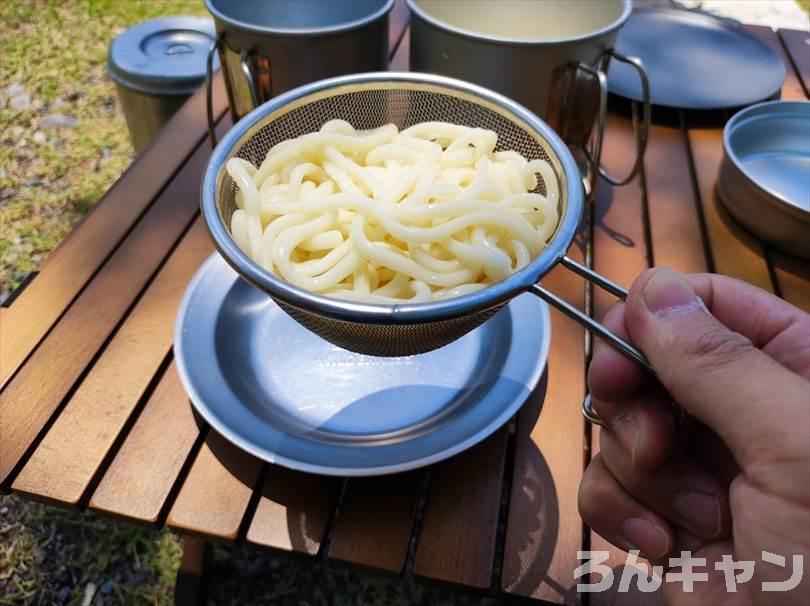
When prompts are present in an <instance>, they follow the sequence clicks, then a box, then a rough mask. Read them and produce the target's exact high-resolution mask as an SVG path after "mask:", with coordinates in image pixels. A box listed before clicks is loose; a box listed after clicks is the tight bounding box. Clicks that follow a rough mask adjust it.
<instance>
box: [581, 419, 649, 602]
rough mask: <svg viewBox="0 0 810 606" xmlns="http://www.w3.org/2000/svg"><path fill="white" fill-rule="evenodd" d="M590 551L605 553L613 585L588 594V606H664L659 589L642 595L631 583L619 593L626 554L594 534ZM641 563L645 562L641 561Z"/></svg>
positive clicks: (595, 438) (595, 434)
mask: <svg viewBox="0 0 810 606" xmlns="http://www.w3.org/2000/svg"><path fill="white" fill-rule="evenodd" d="M599 431H600V430H599V427H596V426H594V427H592V428H591V444H592V456H596V455H597V454H598V453H599ZM590 549H591V551H595V552H600V551H601V552H607V553H608V559H607V560H606V561H605V562H604V564H605V565H606V566H609V567H610V568H611V569H612V570H613V578H614V581H613V585H612V586H611V587H610V588H609V589H607V590H606V591H601V592H594V593H591V594H590V606H664V595H663V592H662V591H661V590H660V589H659V590H658V591H656V592H654V593H642V592H641V591H639V590H638V585H637V584H636V583H631V585H630V589H629V591H625V592H619V590H618V589H619V581H620V580H621V577H622V573H623V571H624V565H625V562H626V559H627V553H626V552H625V551H623V550H622V549H619V548H618V547H615V546H614V545H611V544H610V543H608V542H607V541H606V540H605V539H603V538H602V537H601V536H599V535H598V534H596V533H595V532H591V545H590ZM642 562H646V563H647V564H648V565H649V562H647V560H644V559H642ZM598 581H599V575H598V574H595V575H593V576H592V578H591V579H590V581H586V580H584V579H583V582H591V583H596V582H598Z"/></svg>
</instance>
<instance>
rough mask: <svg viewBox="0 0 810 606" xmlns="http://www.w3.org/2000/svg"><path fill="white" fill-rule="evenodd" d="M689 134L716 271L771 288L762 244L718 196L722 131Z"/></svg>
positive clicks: (690, 130) (697, 131) (700, 131)
mask: <svg viewBox="0 0 810 606" xmlns="http://www.w3.org/2000/svg"><path fill="white" fill-rule="evenodd" d="M687 126H689V122H688V121H687ZM688 134H689V145H690V149H691V154H692V158H693V165H694V170H695V176H696V179H697V184H698V191H699V194H700V203H701V206H702V208H703V216H704V217H705V221H706V231H707V232H708V239H709V247H710V249H711V254H712V259H713V260H714V271H716V272H717V273H721V274H725V275H727V276H732V277H734V278H738V279H740V280H743V281H745V282H749V283H750V284H753V285H755V286H759V287H760V288H763V289H765V290H772V289H773V287H772V284H771V278H770V275H769V273H768V265H767V263H766V261H765V258H764V256H763V255H764V250H763V248H762V244H761V243H760V242H759V241H758V240H756V239H755V238H754V237H753V236H752V235H751V234H750V233H748V232H747V231H745V230H744V229H743V228H742V227H740V226H739V225H737V223H735V222H734V220H733V219H732V218H731V217H730V216H729V214H728V212H726V210H725V208H723V206H722V203H721V202H720V200H719V199H718V197H717V191H716V189H715V183H716V182H717V173H718V171H719V169H720V162H721V160H722V158H723V135H722V130H719V129H699V128H689V129H688Z"/></svg>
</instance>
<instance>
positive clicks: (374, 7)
mask: <svg viewBox="0 0 810 606" xmlns="http://www.w3.org/2000/svg"><path fill="white" fill-rule="evenodd" d="M393 5H394V0H351V1H350V2H348V1H347V2H342V1H336V0H205V6H206V8H207V9H208V11H209V12H210V13H211V15H212V16H213V17H214V23H215V25H216V31H217V38H216V42H215V44H214V45H213V46H212V47H211V50H210V52H209V54H208V70H207V104H208V134H209V136H210V137H211V142H212V144H213V145H216V135H215V134H214V116H213V107H212V99H211V78H212V74H213V63H214V55H215V53H217V52H218V53H219V61H220V65H221V66H222V72H223V75H224V77H225V87H226V89H227V92H228V102H229V105H230V109H231V116H232V117H233V119H234V121H237V120H239V118H241V117H242V116H244V115H245V114H247V113H249V112H251V111H252V110H254V109H256V108H257V107H258V106H259V105H261V104H262V103H264V102H265V101H268V100H269V99H271V98H273V97H275V96H276V95H278V94H280V93H283V92H286V91H288V90H291V89H293V88H296V87H298V86H301V85H303V84H307V83H309V82H314V81H316V80H322V79H324V78H330V77H332V76H341V75H344V74H351V73H355V72H372V71H383V70H386V69H387V68H388V15H389V13H390V12H391V8H392V7H393Z"/></svg>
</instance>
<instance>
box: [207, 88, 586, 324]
mask: <svg viewBox="0 0 810 606" xmlns="http://www.w3.org/2000/svg"><path fill="white" fill-rule="evenodd" d="M391 82H394V83H401V84H403V85H408V84H411V85H414V84H422V85H429V86H431V85H432V86H436V87H438V88H442V89H445V90H444V91H443V92H445V93H447V94H450V93H451V92H453V91H456V92H460V93H464V94H465V95H470V96H473V97H477V98H481V99H483V100H486V101H488V102H489V103H491V104H494V105H496V106H498V107H499V108H501V109H502V110H505V111H506V112H507V113H508V114H511V115H512V117H514V118H518V119H519V120H520V121H522V122H523V123H524V124H525V125H526V126H528V127H530V128H531V129H533V130H534V131H536V133H537V134H539V135H540V136H541V137H542V138H543V139H544V140H545V142H546V143H547V144H548V149H547V151H548V152H550V154H549V155H551V154H553V155H554V156H556V160H557V162H558V163H559V165H560V171H559V172H560V175H559V176H560V180H561V183H560V189H561V190H563V189H564V190H565V200H566V205H565V208H564V209H563V210H562V215H561V217H560V221H559V224H558V227H557V229H556V231H555V233H554V235H553V236H552V239H551V240H550V241H549V243H548V244H547V246H546V248H545V249H543V251H542V252H541V253H540V254H539V255H538V257H537V258H536V259H534V260H533V261H531V262H530V263H529V264H528V265H527V266H526V267H524V268H523V269H521V270H520V271H518V272H515V273H514V274H512V275H511V276H509V277H508V278H506V279H505V280H502V281H500V282H497V283H495V284H492V285H490V286H487V287H486V288H483V289H481V290H479V291H476V292H474V293H470V294H467V295H462V296H459V297H453V298H450V299H446V300H442V301H431V302H427V303H395V304H385V303H360V302H356V301H347V300H343V299H338V298H333V297H327V296H325V295H320V294H317V293H314V292H311V291H308V290H305V289H303V288H300V287H297V286H295V285H293V284H291V283H290V282H287V281H286V280H283V279H282V278H279V277H276V276H274V275H273V274H271V273H270V272H268V271H267V270H266V269H264V268H262V267H261V266H260V265H258V264H257V263H255V262H254V261H253V260H252V259H251V258H250V257H249V256H248V255H247V254H245V253H244V252H243V251H242V250H241V249H240V248H239V246H238V245H237V244H236V242H235V241H234V240H233V238H232V237H231V235H230V233H229V231H228V229H227V227H226V225H225V222H224V221H223V220H222V219H221V217H220V215H219V209H218V208H217V195H218V191H217V190H218V184H219V180H220V175H221V174H223V173H224V171H225V164H226V162H227V161H228V160H229V159H230V158H231V157H233V156H235V155H236V151H237V150H238V149H240V148H241V147H242V145H244V143H245V141H243V139H244V137H245V135H246V134H247V133H249V132H250V131H254V130H255V127H256V125H257V123H259V121H261V120H262V119H263V118H264V117H266V116H267V115H270V114H272V113H274V112H276V111H278V110H280V109H282V108H284V107H285V106H286V105H287V104H289V103H291V102H293V101H297V100H300V99H302V98H304V97H307V96H310V95H313V94H315V93H320V92H322V91H325V90H329V89H337V88H340V87H345V86H356V85H364V84H375V83H376V84H382V83H391ZM436 92H439V91H436ZM505 117H508V116H505ZM200 198H201V210H202V216H203V219H204V221H205V223H206V225H207V227H208V230H209V232H210V233H211V236H212V238H213V240H214V245H215V246H216V248H217V250H218V251H219V253H220V254H221V255H222V256H223V258H224V259H225V261H226V262H227V263H228V264H229V265H230V266H231V267H232V268H233V269H234V270H235V271H236V272H237V273H238V274H239V275H240V276H242V278H244V279H245V280H247V281H248V282H249V283H251V284H252V285H253V286H255V287H257V288H259V289H260V290H263V291H264V292H267V293H268V294H269V295H270V296H272V297H273V298H275V299H278V300H280V301H282V302H284V303H286V304H288V305H291V306H293V307H296V308H299V309H302V310H306V311H309V312H312V313H314V314H317V315H321V316H326V317H329V318H333V319H337V320H343V321H348V322H358V323H370V324H420V323H428V322H436V321H439V320H447V319H451V318H457V317H462V316H466V315H469V314H472V313H478V312H481V311H484V310H486V309H490V308H492V307H495V306H497V305H500V304H502V303H505V302H506V301H508V300H510V299H512V298H513V297H515V296H516V295H517V294H519V293H521V292H523V291H525V290H526V289H528V288H529V287H530V286H532V285H533V284H535V283H536V282H538V281H539V280H540V279H541V278H542V277H543V276H544V275H545V274H546V273H548V271H549V270H551V268H552V267H554V266H555V265H556V264H557V263H558V262H559V261H560V260H561V259H562V257H563V256H564V255H565V253H566V251H567V249H568V247H569V246H570V245H571V242H572V241H573V239H574V236H575V234H576V230H577V228H578V226H579V222H580V217H581V214H582V207H583V202H584V191H583V186H582V180H581V177H580V173H579V169H578V167H577V164H576V161H575V160H574V158H573V156H572V155H571V152H570V151H569V150H568V147H567V146H566V145H565V143H564V142H563V141H562V139H560V137H559V135H557V133H555V132H554V131H553V130H552V129H551V127H550V126H548V125H547V124H546V123H545V122H544V121H543V120H541V119H540V118H539V117H538V116H537V115H536V114H534V113H533V112H531V111H530V110H529V109H527V108H526V107H524V106H523V105H521V104H519V103H517V102H516V101H514V100H512V99H510V98H508V97H506V96H504V95H501V94H500V93H496V92H494V91H492V90H489V89H487V88H484V87H482V86H479V85H476V84H472V83H469V82H466V81H463V80H457V79H455V78H449V77H446V76H439V75H435V74H426V73H419V72H366V73H361V74H351V75H347V76H338V77H335V78H328V79H325V80H319V81H317V82H313V83H311V84H306V85H304V86H300V87H298V88H295V89H293V90H290V91H288V92H286V93H284V94H281V95H279V96H277V97H274V98H273V99H271V100H270V101H267V102H266V103H264V104H262V105H260V106H259V107H257V108H256V109H254V110H253V111H251V112H250V113H249V114H247V115H246V116H244V117H243V118H242V119H241V120H239V121H238V122H237V123H236V124H235V125H234V126H233V127H232V128H231V129H230V130H229V131H228V133H226V135H225V136H224V137H223V138H222V139H221V140H220V142H219V144H218V145H217V147H216V148H215V149H214V151H213V153H212V154H211V158H210V159H209V161H208V165H207V167H206V170H205V174H204V176H203V181H202V188H201V192H200Z"/></svg>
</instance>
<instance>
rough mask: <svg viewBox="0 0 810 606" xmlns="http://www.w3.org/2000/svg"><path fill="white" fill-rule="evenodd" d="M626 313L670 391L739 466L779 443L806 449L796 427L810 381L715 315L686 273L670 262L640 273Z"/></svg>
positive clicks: (632, 334) (781, 446) (780, 446)
mask: <svg viewBox="0 0 810 606" xmlns="http://www.w3.org/2000/svg"><path fill="white" fill-rule="evenodd" d="M624 319H625V325H626V328H627V332H628V334H629V335H630V338H631V339H632V341H633V342H634V343H635V344H636V345H638V346H639V347H640V348H641V350H642V351H643V352H644V353H645V354H646V355H647V357H648V358H649V360H650V362H651V363H652V365H653V367H654V368H655V370H656V373H657V375H658V379H659V380H660V381H661V383H662V384H663V385H664V387H665V388H666V389H667V391H668V392H669V393H670V395H671V396H672V397H673V398H674V399H675V401H677V402H678V403H679V404H680V405H681V406H683V407H684V408H685V409H686V410H687V411H688V412H689V413H690V414H691V415H692V416H694V417H696V418H697V419H699V420H700V421H702V422H703V423H705V424H706V425H708V426H709V427H710V428H712V429H713V430H714V431H715V432H716V433H717V434H718V435H719V436H720V437H721V438H722V439H723V441H724V442H725V443H726V445H727V446H728V447H729V449H730V450H731V451H732V453H733V454H734V455H735V458H736V459H737V461H738V463H739V464H740V465H741V466H743V467H745V466H746V463H753V462H763V461H762V460H761V458H762V457H763V456H767V453H768V452H773V450H774V446H775V445H778V449H777V450H778V451H779V452H780V453H785V452H797V451H796V450H793V449H792V448H791V444H790V442H791V441H797V443H796V444H794V445H792V446H794V447H797V448H798V452H802V450H803V449H804V446H803V445H802V444H801V442H803V441H804V440H806V439H807V437H808V436H807V435H806V434H807V432H805V431H792V430H791V427H795V426H794V425H792V424H793V423H794V422H795V421H798V420H800V419H805V418H806V417H807V416H808V415H807V411H808V406H807V396H808V383H807V381H806V380H805V379H803V378H802V377H800V376H799V375H797V374H795V373H793V372H791V371H790V370H788V369H787V368H785V367H783V366H781V365H780V364H779V363H777V362H776V361H775V360H773V359H772V358H770V357H769V356H768V355H766V354H765V353H763V352H762V351H761V350H759V349H757V348H756V347H754V345H753V344H752V342H751V340H750V339H748V338H747V337H745V336H744V335H742V334H740V333H738V332H735V331H733V330H731V329H729V328H728V327H726V326H725V325H723V324H722V323H721V322H720V321H718V320H717V318H715V317H714V316H713V315H712V313H711V312H710V311H709V310H708V309H707V308H706V306H705V304H704V302H703V300H702V299H701V298H700V297H699V296H698V294H697V292H696V291H695V289H694V288H693V286H692V284H691V283H690V282H689V281H688V280H687V279H686V278H685V277H684V276H682V275H681V274H679V273H677V272H675V271H673V270H670V269H654V270H650V271H648V272H646V273H645V274H643V275H642V276H640V277H639V279H638V280H637V281H636V283H635V284H634V285H633V287H632V289H631V291H630V295H629V296H628V299H627V305H626V308H625V314H624ZM799 422H801V421H799ZM786 448H787V449H789V450H787V451H786V450H785V449H786ZM775 456H776V455H775ZM782 456H783V455H782Z"/></svg>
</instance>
